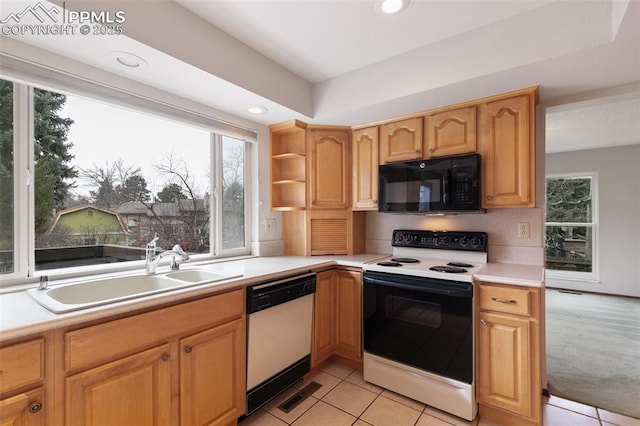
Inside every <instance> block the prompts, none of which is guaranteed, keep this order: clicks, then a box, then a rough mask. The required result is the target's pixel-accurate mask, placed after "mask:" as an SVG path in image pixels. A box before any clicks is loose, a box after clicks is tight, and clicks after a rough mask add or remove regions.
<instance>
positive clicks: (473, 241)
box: [471, 237, 481, 247]
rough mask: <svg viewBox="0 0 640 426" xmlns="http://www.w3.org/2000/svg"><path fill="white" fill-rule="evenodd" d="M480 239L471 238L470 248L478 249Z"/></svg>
mask: <svg viewBox="0 0 640 426" xmlns="http://www.w3.org/2000/svg"><path fill="white" fill-rule="evenodd" d="M480 243H481V241H480V238H478V237H471V247H478V246H480Z"/></svg>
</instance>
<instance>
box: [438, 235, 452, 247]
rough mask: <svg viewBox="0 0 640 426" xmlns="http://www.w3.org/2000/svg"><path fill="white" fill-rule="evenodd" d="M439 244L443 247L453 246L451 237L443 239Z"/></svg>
mask: <svg viewBox="0 0 640 426" xmlns="http://www.w3.org/2000/svg"><path fill="white" fill-rule="evenodd" d="M439 243H440V245H442V246H448V245H449V244H451V239H450V238H449V237H442V238H441V239H440V241H439Z"/></svg>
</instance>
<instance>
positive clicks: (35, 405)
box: [29, 402, 42, 414]
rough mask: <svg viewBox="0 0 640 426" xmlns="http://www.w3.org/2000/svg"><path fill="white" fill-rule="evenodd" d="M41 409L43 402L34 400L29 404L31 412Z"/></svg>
mask: <svg viewBox="0 0 640 426" xmlns="http://www.w3.org/2000/svg"><path fill="white" fill-rule="evenodd" d="M40 410H42V402H34V403H32V404H31V405H29V412H30V413H31V414H35V413H37V412H38V411H40Z"/></svg>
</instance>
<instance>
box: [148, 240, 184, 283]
mask: <svg viewBox="0 0 640 426" xmlns="http://www.w3.org/2000/svg"><path fill="white" fill-rule="evenodd" d="M158 239H159V238H158V234H156V236H155V237H154V238H153V240H151V241H149V242H148V243H147V246H146V248H145V261H146V264H145V272H146V273H147V274H149V275H151V274H155V273H156V268H157V267H158V263H160V260H162V258H163V257H165V256H169V255H173V258H171V269H172V270H177V269H179V268H180V262H181V261H183V262H188V261H189V255H188V254H187V253H185V251H184V250H182V247H180V246H179V245H178V244H176V245H175V246H173V248H172V249H171V250H167V251H163V252H162V253H158V254H156V241H158ZM176 256H179V257H180V260H178V259H176Z"/></svg>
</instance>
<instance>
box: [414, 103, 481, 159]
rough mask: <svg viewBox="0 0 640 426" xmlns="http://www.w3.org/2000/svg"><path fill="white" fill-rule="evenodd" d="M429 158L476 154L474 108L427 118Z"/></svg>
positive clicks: (460, 109)
mask: <svg viewBox="0 0 640 426" xmlns="http://www.w3.org/2000/svg"><path fill="white" fill-rule="evenodd" d="M426 123H427V131H426V133H427V135H426V136H427V137H426V145H427V152H428V154H427V155H428V156H429V157H442V156H446V155H457V154H466V153H470V152H476V107H475V106H470V107H466V108H458V109H454V110H450V111H442V112H438V113H435V114H430V115H428V116H427V121H426Z"/></svg>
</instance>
